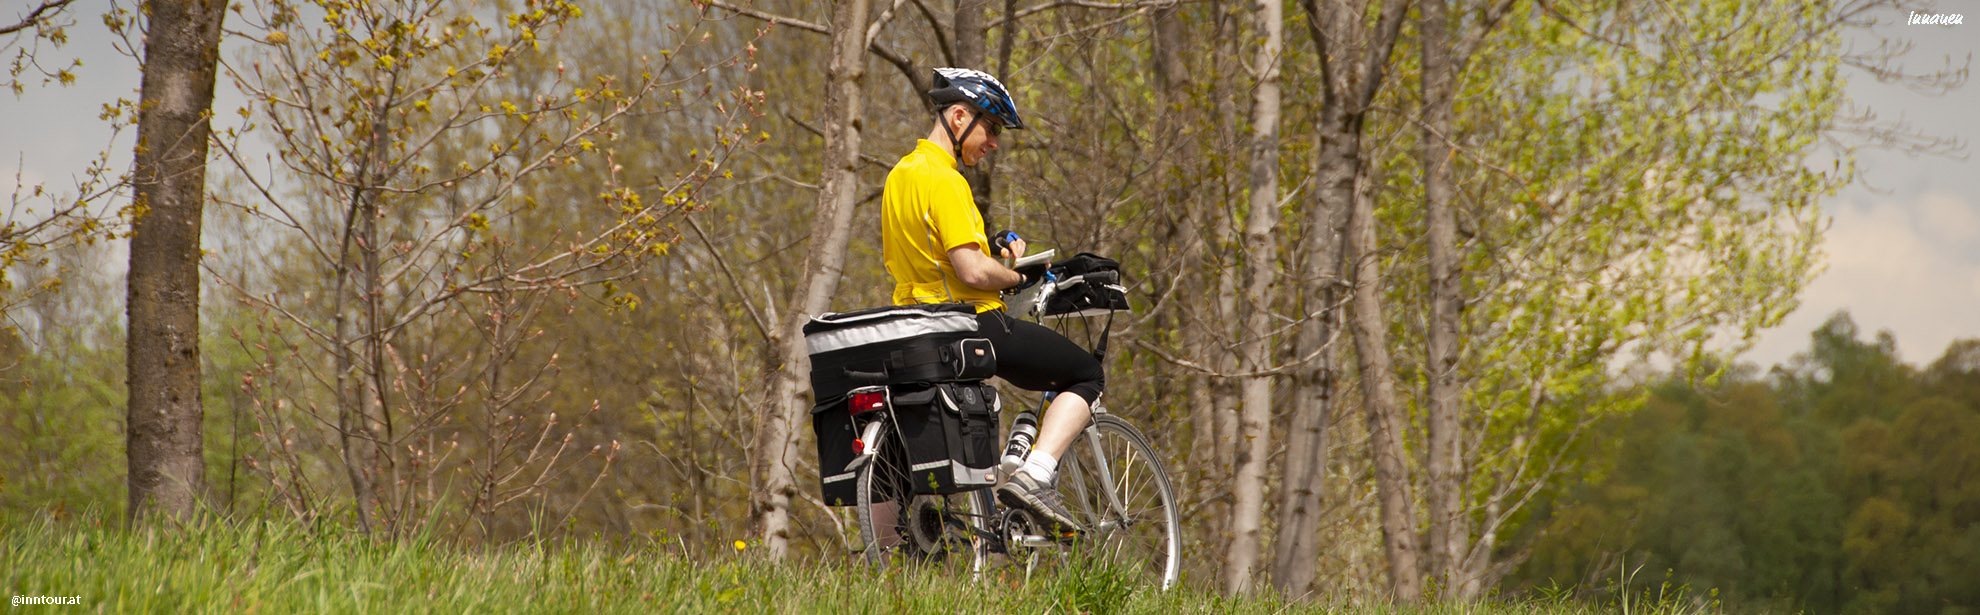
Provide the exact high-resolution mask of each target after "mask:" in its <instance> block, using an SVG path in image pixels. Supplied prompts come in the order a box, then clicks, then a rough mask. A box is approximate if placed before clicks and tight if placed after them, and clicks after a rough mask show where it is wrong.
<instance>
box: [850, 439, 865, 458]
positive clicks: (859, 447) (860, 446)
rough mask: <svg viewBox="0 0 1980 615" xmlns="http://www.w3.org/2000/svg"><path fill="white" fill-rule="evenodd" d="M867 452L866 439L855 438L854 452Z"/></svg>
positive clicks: (857, 453) (855, 453)
mask: <svg viewBox="0 0 1980 615" xmlns="http://www.w3.org/2000/svg"><path fill="white" fill-rule="evenodd" d="M865 452H866V441H865V440H861V439H859V438H853V454H854V455H859V454H862V453H865Z"/></svg>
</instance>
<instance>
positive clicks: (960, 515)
mask: <svg viewBox="0 0 1980 615" xmlns="http://www.w3.org/2000/svg"><path fill="white" fill-rule="evenodd" d="M892 429H893V425H891V424H883V425H881V427H880V432H879V433H878V434H877V437H875V438H874V442H876V443H879V444H878V446H880V447H881V449H880V452H879V453H878V454H876V455H875V456H874V458H873V461H872V462H871V463H868V464H866V467H863V468H860V469H859V471H858V473H857V475H856V477H855V478H854V488H855V489H856V490H857V491H858V494H857V495H856V496H854V502H853V504H854V507H855V508H856V509H857V511H858V514H859V534H860V541H861V542H862V543H864V544H865V555H866V561H867V562H868V563H871V564H874V565H883V564H885V563H886V562H887V558H888V556H889V555H891V554H899V555H901V556H902V557H903V558H904V559H905V560H906V561H913V562H932V561H936V560H940V559H942V558H943V557H944V556H945V555H947V554H948V552H949V551H951V550H958V551H959V550H962V549H967V548H970V545H969V543H970V536H971V533H970V532H969V529H968V526H967V525H966V522H965V519H966V518H967V517H968V516H969V513H968V512H967V511H966V510H965V509H963V508H961V507H959V506H958V504H959V503H962V504H966V502H951V501H950V498H949V497H947V496H940V495H926V494H923V495H916V494H915V493H914V487H913V483H911V482H909V481H910V473H909V471H908V458H907V450H906V448H905V447H903V446H902V445H901V444H902V443H901V442H897V441H894V440H892V439H890V438H888V437H887V436H888V435H889V434H890V433H891V430H892Z"/></svg>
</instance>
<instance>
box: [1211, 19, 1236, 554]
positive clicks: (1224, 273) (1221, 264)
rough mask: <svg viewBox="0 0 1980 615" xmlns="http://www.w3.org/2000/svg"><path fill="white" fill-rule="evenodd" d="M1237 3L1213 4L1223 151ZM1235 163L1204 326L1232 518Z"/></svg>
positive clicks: (1216, 441)
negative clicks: (1211, 317) (1211, 312)
mask: <svg viewBox="0 0 1980 615" xmlns="http://www.w3.org/2000/svg"><path fill="white" fill-rule="evenodd" d="M1236 6H1237V2H1236V0H1220V1H1219V2H1217V3H1216V4H1215V5H1214V7H1213V8H1212V10H1213V11H1215V13H1216V17H1215V19H1216V28H1215V33H1214V34H1213V35H1212V38H1214V39H1216V40H1217V48H1216V52H1215V58H1216V59H1215V60H1214V62H1213V64H1214V66H1215V70H1216V75H1217V76H1216V83H1215V84H1214V86H1213V88H1214V89H1213V90H1212V91H1213V92H1214V95H1215V97H1216V110H1217V149H1218V151H1231V150H1233V149H1235V148H1236V146H1237V145H1236V144H1237V140H1238V137H1237V129H1238V119H1239V118H1238V107H1237V96H1238V91H1239V87H1240V86H1239V85H1238V77H1237V75H1238V74H1239V73H1240V72H1242V68H1241V67H1240V66H1238V64H1239V63H1240V62H1242V60H1240V59H1239V58H1238V45H1237V40H1238V37H1239V36H1240V35H1241V33H1242V32H1243V31H1244V28H1243V27H1242V25H1241V24H1240V23H1239V20H1238V10H1237V9H1236V8H1235V7H1236ZM1235 166H1236V165H1228V164H1227V165H1223V172H1222V173H1221V174H1220V176H1219V177H1217V178H1216V181H1217V188H1218V191H1217V192H1216V196H1215V198H1214V200H1213V201H1212V202H1211V203H1210V205H1211V206H1212V207H1213V209H1212V210H1211V212H1210V218H1211V220H1212V224H1211V228H1212V231H1211V233H1212V236H1213V239H1212V240H1211V246H1210V250H1211V252H1212V254H1211V258H1210V259H1207V260H1208V262H1209V263H1211V265H1212V267H1213V268H1214V269H1213V271H1212V272H1211V273H1212V275H1213V279H1215V280H1216V287H1215V289H1214V291H1213V292H1214V294H1212V295H1211V296H1213V297H1216V300H1217V304H1216V305H1217V312H1216V314H1217V320H1216V322H1215V323H1212V324H1211V325H1210V326H1207V327H1203V329H1202V330H1203V333H1204V336H1203V338H1201V340H1200V343H1201V347H1202V348H1203V350H1204V352H1206V353H1208V356H1209V357H1210V358H1211V359H1210V361H1208V363H1209V364H1210V365H1211V366H1213V367H1214V368H1215V369H1216V371H1217V372H1218V375H1214V376H1210V377H1209V378H1207V379H1206V381H1207V382H1206V384H1208V385H1209V386H1210V400H1211V402H1210V407H1211V411H1210V417H1211V422H1212V424H1213V425H1214V426H1215V428H1216V432H1215V436H1214V437H1213V438H1212V440H1211V446H1212V447H1213V448H1214V449H1215V451H1214V452H1213V453H1212V454H1213V455H1215V461H1213V462H1212V464H1211V472H1213V473H1214V474H1213V475H1212V478H1211V488H1212V490H1213V491H1212V492H1213V493H1216V494H1217V495H1216V498H1217V499H1216V504H1214V505H1213V506H1212V507H1211V509H1210V510H1211V515H1212V518H1214V519H1219V520H1223V519H1230V518H1231V505H1232V499H1231V498H1232V494H1231V493H1230V491H1229V489H1230V485H1231V480H1232V478H1234V474H1235V472H1236V470H1237V446H1238V396H1237V391H1236V388H1235V387H1234V386H1233V380H1232V379H1231V378H1230V377H1228V376H1224V375H1222V374H1230V373H1235V372H1236V371H1237V367H1238V361H1237V358H1236V357H1235V356H1233V354H1232V353H1231V348H1230V346H1229V341H1230V340H1234V339H1236V338H1237V336H1238V335H1240V334H1241V332H1240V331H1239V330H1238V328H1237V327H1236V324H1237V323H1238V322H1239V319H1238V308H1237V296H1238V288H1237V286H1238V275H1239V273H1238V271H1239V269H1238V268H1239V267H1240V265H1239V264H1238V263H1235V262H1233V261H1232V256H1233V255H1232V252H1233V250H1232V245H1233V244H1234V243H1235V242H1236V239H1235V237H1236V235H1237V228H1236V226H1237V222H1236V221H1235V220H1233V219H1232V217H1233V216H1234V215H1236V209H1237V208H1236V207H1233V206H1231V203H1232V201H1234V200H1236V198H1237V182H1238V179H1237V178H1236V177H1234V175H1235V169H1234V167H1235ZM1218 529H1219V531H1218V533H1217V535H1216V536H1214V537H1213V539H1214V540H1215V541H1216V543H1215V544H1211V545H1207V546H1210V547H1212V549H1211V551H1212V552H1222V551H1226V550H1227V547H1228V545H1229V542H1230V540H1231V539H1232V536H1231V535H1230V531H1229V529H1230V526H1229V525H1228V524H1220V527H1219V528H1218Z"/></svg>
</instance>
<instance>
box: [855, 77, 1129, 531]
mask: <svg viewBox="0 0 1980 615" xmlns="http://www.w3.org/2000/svg"><path fill="white" fill-rule="evenodd" d="M934 86H935V87H934V89H932V90H930V91H929V92H928V97H929V99H930V100H932V101H934V106H935V114H936V116H935V125H934V126H933V127H932V128H931V129H930V130H929V132H928V138H926V139H922V140H920V141H919V142H917V143H916V144H915V148H914V151H913V152H909V153H908V155H906V156H903V157H901V160H900V162H899V163H896V164H895V165H894V169H893V171H891V172H889V173H888V174H887V185H886V187H885V189H884V191H883V192H882V196H881V204H882V205H881V213H880V220H881V222H880V232H881V238H882V240H883V244H884V259H885V261H886V264H887V273H889V274H891V275H892V276H893V277H894V304H895V305H909V304H914V303H954V302H961V303H970V304H973V305H975V306H976V311H977V316H976V319H977V325H978V329H979V332H980V334H981V335H982V336H983V337H986V338H988V339H989V340H990V343H991V345H992V346H993V347H995V349H996V353H997V375H998V376H1001V377H1003V378H1004V380H1006V381H1009V382H1010V383H1011V384H1014V385H1017V386H1018V387H1020V388H1023V389H1026V390H1031V391H1048V392H1052V393H1057V394H1058V395H1056V397H1054V398H1053V399H1052V403H1051V405H1050V406H1049V407H1047V408H1046V410H1045V415H1044V416H1043V417H1042V418H1041V420H1040V422H1039V427H1038V441H1037V442H1036V444H1035V445H1034V446H1033V448H1032V450H1031V452H1030V453H1029V454H1028V455H1026V456H1025V460H1024V463H1023V465H1021V466H1019V468H1018V470H1017V471H1016V472H1013V473H1012V475H1011V477H1010V479H1009V480H1008V481H1006V482H1005V483H1004V484H1003V485H1001V486H999V487H998V488H997V498H998V499H999V500H1001V501H1003V502H1004V503H1005V504H1006V505H1008V506H1013V507H1017V508H1023V509H1026V510H1029V511H1031V512H1032V513H1034V514H1037V515H1039V516H1040V517H1042V519H1041V520H1042V521H1044V522H1046V523H1050V524H1056V525H1058V526H1059V527H1060V528H1061V529H1064V530H1070V531H1078V530H1080V527H1079V522H1078V521H1077V520H1075V519H1074V518H1073V516H1072V513H1071V512H1069V511H1068V510H1067V509H1066V505H1065V500H1064V499H1063V498H1061V497H1060V496H1059V493H1058V490H1057V489H1056V487H1055V486H1054V480H1055V479H1056V475H1057V473H1058V463H1059V462H1058V459H1059V457H1060V456H1062V455H1064V454H1065V453H1066V449H1067V448H1069V447H1070V446H1072V441H1073V438H1074V437H1076V436H1077V435H1078V434H1079V431H1080V430H1081V429H1084V428H1085V427H1086V422H1087V420H1088V418H1089V417H1090V416H1091V409H1092V404H1093V402H1094V401H1097V400H1098V399H1099V398H1100V392H1101V390H1102V389H1103V388H1104V387H1105V383H1106V374H1105V373H1104V371H1103V370H1102V368H1101V365H1100V361H1099V360H1098V359H1096V358H1094V357H1093V355H1092V354H1091V353H1089V352H1087V351H1086V350H1085V349H1083V348H1081V347H1080V346H1079V345H1078V344H1074V343H1073V342H1072V341H1071V340H1068V339H1066V338H1065V336H1062V335H1059V334H1058V333H1057V332H1055V331H1053V330H1051V329H1049V328H1046V327H1043V326H1040V325H1038V324H1037V323H1033V322H1030V321H1024V320H1017V319H1014V318H1011V317H1010V316H1009V315H1008V314H1006V313H1005V312H1004V302H1003V300H1002V299H1001V298H1000V296H999V294H998V293H999V291H1004V290H1008V289H1013V288H1019V287H1023V286H1025V285H1027V284H1030V283H1036V282H1037V279H1036V278H1037V276H1038V275H1042V273H1034V274H1031V275H1025V274H1020V273H1019V272H1017V271H1015V270H1013V269H1011V268H1010V267H1007V266H1005V265H1004V264H1003V263H1000V262H998V261H997V259H996V258H995V256H1003V257H1005V258H1012V259H1015V258H1019V257H1022V256H1024V248H1025V245H1024V241H1023V240H1022V239H1016V238H1015V234H1014V233H1009V232H1008V231H1005V232H1001V233H998V235H999V236H1000V241H998V244H1000V245H1002V244H1006V243H1008V248H1007V249H1002V250H998V249H994V248H992V247H991V245H992V244H991V242H990V240H989V238H987V237H985V236H984V232H983V231H984V229H983V216H982V215H981V214H979V213H978V212H977V210H976V205H975V200H974V199H973V198H972V195H971V193H970V189H969V183H968V182H966V181H964V180H963V176H962V173H960V172H958V171H957V166H956V165H957V163H958V162H961V163H962V164H965V165H971V166H974V165H976V163H977V162H979V161H981V160H983V158H984V157H985V156H987V155H989V154H990V152H991V151H992V150H995V149H997V137H998V136H999V135H1000V134H1002V133H1003V131H1004V130H1005V129H1012V130H1017V129H1023V128H1024V120H1023V119H1022V118H1020V117H1019V116H1018V112H1017V105H1016V103H1014V102H1013V101H1012V100H1011V95H1010V92H1009V91H1007V90H1005V89H1004V85H1003V84H1002V83H1000V82H998V81H997V79H996V78H995V77H991V76H990V75H988V74H985V73H982V72H979V71H974V70H969V69H963V68H938V69H935V79H934Z"/></svg>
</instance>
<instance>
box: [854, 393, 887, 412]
mask: <svg viewBox="0 0 1980 615" xmlns="http://www.w3.org/2000/svg"><path fill="white" fill-rule="evenodd" d="M886 407H887V392H886V391H874V392H871V393H854V394H852V413H853V414H864V413H867V412H872V411H874V410H879V409H882V408H886Z"/></svg>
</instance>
